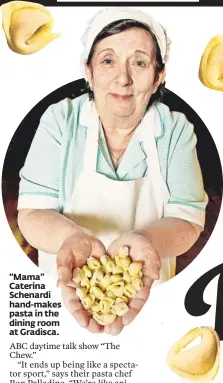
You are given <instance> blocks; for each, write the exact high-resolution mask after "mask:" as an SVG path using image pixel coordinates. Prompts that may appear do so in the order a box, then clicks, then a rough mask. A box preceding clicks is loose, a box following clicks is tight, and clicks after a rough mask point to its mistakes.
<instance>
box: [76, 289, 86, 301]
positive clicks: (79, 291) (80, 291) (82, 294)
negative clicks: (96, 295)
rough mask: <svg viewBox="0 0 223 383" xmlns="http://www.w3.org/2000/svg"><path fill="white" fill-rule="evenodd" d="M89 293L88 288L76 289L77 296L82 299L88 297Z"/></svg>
mask: <svg viewBox="0 0 223 383" xmlns="http://www.w3.org/2000/svg"><path fill="white" fill-rule="evenodd" d="M87 292H88V290H87V289H86V287H78V288H77V289H76V294H77V296H78V297H79V298H80V299H82V298H84V297H86V295H87Z"/></svg>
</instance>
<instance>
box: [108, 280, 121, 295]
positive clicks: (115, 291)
mask: <svg viewBox="0 0 223 383" xmlns="http://www.w3.org/2000/svg"><path fill="white" fill-rule="evenodd" d="M107 290H110V291H112V292H113V294H115V296H116V297H120V296H121V295H123V293H124V282H123V281H118V282H115V283H112V284H111V285H109V286H108V287H107Z"/></svg>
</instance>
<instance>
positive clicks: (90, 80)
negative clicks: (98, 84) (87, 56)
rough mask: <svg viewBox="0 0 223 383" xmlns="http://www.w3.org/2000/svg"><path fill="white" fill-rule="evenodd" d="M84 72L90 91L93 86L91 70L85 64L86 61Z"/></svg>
mask: <svg viewBox="0 0 223 383" xmlns="http://www.w3.org/2000/svg"><path fill="white" fill-rule="evenodd" d="M84 70H85V75H86V80H87V81H88V83H89V87H90V89H92V86H93V81H92V70H91V68H90V66H89V65H88V64H87V60H86V61H85V62H84Z"/></svg>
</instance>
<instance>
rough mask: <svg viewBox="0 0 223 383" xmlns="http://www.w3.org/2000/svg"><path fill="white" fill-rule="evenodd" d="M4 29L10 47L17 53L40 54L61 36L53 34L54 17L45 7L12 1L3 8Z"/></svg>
mask: <svg viewBox="0 0 223 383" xmlns="http://www.w3.org/2000/svg"><path fill="white" fill-rule="evenodd" d="M1 10H2V27H3V30H4V33H5V36H6V39H7V43H8V46H9V47H10V48H11V49H12V50H13V51H14V52H16V53H19V54H22V55H29V54H32V53H35V52H38V51H39V50H40V49H42V48H44V47H45V46H46V45H47V44H49V43H50V42H51V41H53V40H54V39H56V38H57V37H58V36H59V35H60V34H59V33H53V32H52V28H53V23H54V20H53V17H52V15H51V13H50V12H49V11H48V9H46V8H45V7H44V6H43V5H41V4H38V3H31V2H26V1H11V2H9V3H6V4H3V5H2V6H1Z"/></svg>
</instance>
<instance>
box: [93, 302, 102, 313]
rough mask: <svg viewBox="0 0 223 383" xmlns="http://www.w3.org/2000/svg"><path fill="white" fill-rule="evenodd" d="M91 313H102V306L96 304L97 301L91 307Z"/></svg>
mask: <svg viewBox="0 0 223 383" xmlns="http://www.w3.org/2000/svg"><path fill="white" fill-rule="evenodd" d="M91 311H92V312H95V313H97V312H99V311H101V306H100V304H99V303H98V302H95V301H94V303H93V305H92V306H91Z"/></svg>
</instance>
